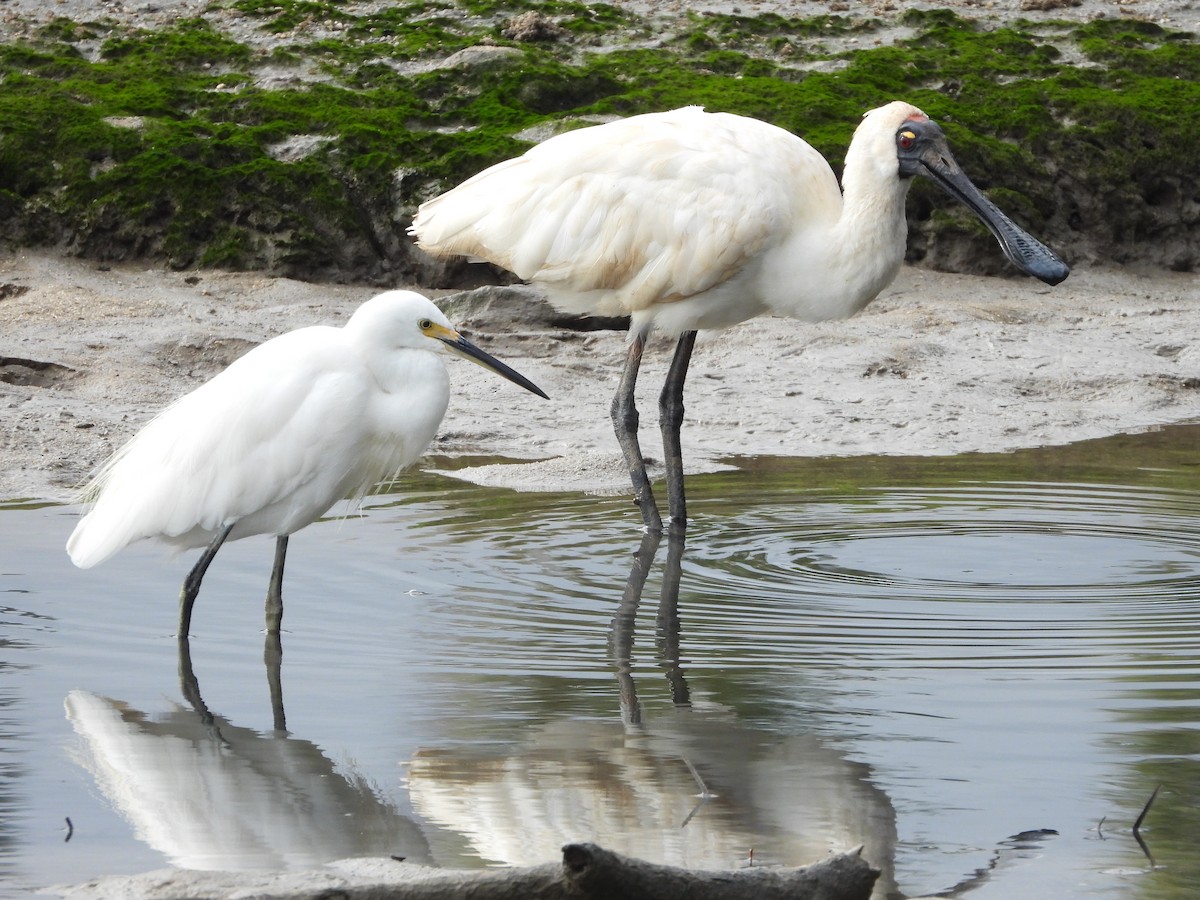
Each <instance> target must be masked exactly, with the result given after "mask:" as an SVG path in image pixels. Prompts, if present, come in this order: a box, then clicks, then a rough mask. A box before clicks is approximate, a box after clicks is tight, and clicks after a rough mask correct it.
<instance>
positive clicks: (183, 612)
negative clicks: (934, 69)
mask: <svg viewBox="0 0 1200 900" xmlns="http://www.w3.org/2000/svg"><path fill="white" fill-rule="evenodd" d="M233 524H234V523H232V522H230V523H229V524H228V525H226V526H225V527H224V528H222V529H221V530H220V531H218V532H217V536H216V537H214V538H213V539H212V542H211V543H210V544H209V545H208V547H207V548H206V549H205V551H204V553H203V555H201V557H200V559H199V560H198V561H197V562H196V565H194V566H192V571H190V572H188V574H187V578H185V579H183V587H182V588H181V589H180V591H179V637H180V638H181V639H183V638H186V637H187V636H188V632H189V631H190V630H191V627H192V604H194V603H195V602H196V595H197V594H199V593H200V582H201V581H203V580H204V573H205V572H207V571H208V567H209V566H210V565H211V564H212V561H213V557H214V556H216V555H217V551H218V550H220V549H221V545H222V544H223V543H225V539H226V538H227V537H229V532H231V531H233Z"/></svg>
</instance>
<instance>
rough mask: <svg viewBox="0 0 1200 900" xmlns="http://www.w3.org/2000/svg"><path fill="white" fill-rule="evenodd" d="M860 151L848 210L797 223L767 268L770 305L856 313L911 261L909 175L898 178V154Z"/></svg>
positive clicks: (835, 315)
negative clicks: (908, 250) (906, 210)
mask: <svg viewBox="0 0 1200 900" xmlns="http://www.w3.org/2000/svg"><path fill="white" fill-rule="evenodd" d="M854 149H855V148H854V147H853V145H851V152H848V153H847V155H846V167H845V171H844V174H843V177H842V182H843V185H844V187H843V194H842V198H841V208H840V210H838V211H836V214H834V211H832V210H830V211H829V213H830V214H829V215H828V216H827V217H825V219H824V220H823V221H820V222H811V223H808V224H807V225H806V226H805V227H803V228H798V229H796V231H795V232H794V233H793V235H792V238H791V240H789V241H788V242H786V243H785V244H784V245H782V246H781V247H780V251H781V252H780V254H779V257H778V260H777V267H772V269H773V270H772V271H770V272H769V273H768V274H767V277H768V278H770V279H771V281H772V282H773V284H772V286H771V288H769V289H768V291H767V292H766V293H767V296H768V297H769V300H768V305H769V306H770V307H771V308H772V309H774V310H775V311H776V312H777V313H780V314H782V315H787V316H792V317H794V318H798V319H802V320H806V321H824V320H829V319H844V318H847V317H849V316H852V315H854V314H855V313H856V312H858V311H859V310H861V309H862V308H863V307H864V306H866V305H867V304H868V303H870V302H871V301H872V300H874V299H875V297H876V296H877V295H878V294H879V292H880V291H882V290H883V289H884V288H885V287H887V286H888V285H889V284H890V283H891V282H892V279H893V278H895V277H896V273H897V272H898V271H899V269H900V264H901V263H902V262H903V261H904V251H905V246H906V243H907V237H908V225H907V223H906V221H905V216H904V201H905V197H906V196H907V194H908V186H909V179H901V178H899V177H898V175H897V169H896V162H895V157H892V158H891V159H890V160H889V159H886V158H885V159H884V160H882V161H881V160H879V159H878V158H877V157H873V156H871V155H867V154H863V153H858V154H856V153H854V152H853V151H854Z"/></svg>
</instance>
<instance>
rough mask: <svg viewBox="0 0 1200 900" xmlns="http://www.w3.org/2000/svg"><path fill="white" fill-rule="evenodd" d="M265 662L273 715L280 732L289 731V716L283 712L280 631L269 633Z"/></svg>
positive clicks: (277, 731) (277, 729)
mask: <svg viewBox="0 0 1200 900" xmlns="http://www.w3.org/2000/svg"><path fill="white" fill-rule="evenodd" d="M263 662H264V663H265V664H266V667H267V690H268V691H269V692H270V694H271V716H272V718H273V719H274V722H275V731H276V733H278V734H286V733H287V717H286V716H285V715H284V712H283V679H282V678H281V677H280V674H279V670H280V668H281V667H282V666H283V642H282V641H281V640H280V637H279V632H278V631H275V632H273V633H269V634H268V635H267V637H266V640H265V641H264V642H263Z"/></svg>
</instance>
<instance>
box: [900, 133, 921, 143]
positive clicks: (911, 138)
mask: <svg viewBox="0 0 1200 900" xmlns="http://www.w3.org/2000/svg"><path fill="white" fill-rule="evenodd" d="M900 136H901V137H906V138H908V139H909V140H910V141H912V140H916V137H917V136H916V134H915V133H913V132H911V131H902V132H900Z"/></svg>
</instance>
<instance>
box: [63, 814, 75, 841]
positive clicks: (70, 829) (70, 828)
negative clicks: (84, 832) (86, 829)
mask: <svg viewBox="0 0 1200 900" xmlns="http://www.w3.org/2000/svg"><path fill="white" fill-rule="evenodd" d="M66 819H67V836H66V837H65V838H63V843H64V844H65V843H66V842H67V841H69V840H70V839H71V835H73V834H74V833H75V826H74V825H72V824H71V817H70V816H67V817H66Z"/></svg>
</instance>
